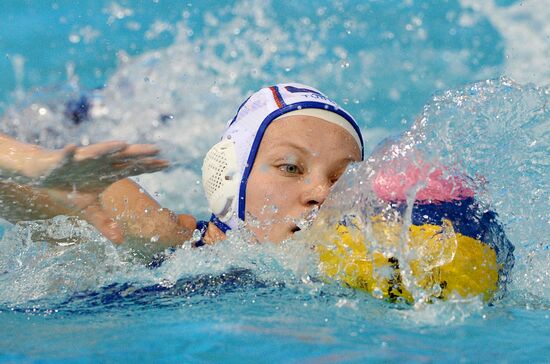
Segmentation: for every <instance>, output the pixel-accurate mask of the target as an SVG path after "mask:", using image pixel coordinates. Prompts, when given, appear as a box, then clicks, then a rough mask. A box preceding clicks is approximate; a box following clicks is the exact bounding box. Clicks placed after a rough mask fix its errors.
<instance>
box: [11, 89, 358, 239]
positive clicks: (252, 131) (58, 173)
mask: <svg viewBox="0 0 550 364" xmlns="http://www.w3.org/2000/svg"><path fill="white" fill-rule="evenodd" d="M3 138H4V139H3V145H4V146H3V147H2V148H6V150H7V149H8V148H10V149H12V150H13V149H16V150H18V151H19V154H12V155H11V157H8V156H9V154H6V157H4V159H6V160H5V161H2V163H0V165H2V166H3V167H4V169H5V170H6V171H11V173H12V174H17V175H20V176H23V177H28V178H29V179H30V180H31V181H33V182H37V183H36V184H35V186H34V187H33V188H31V187H30V186H31V184H28V183H27V184H26V185H25V192H24V193H23V195H21V196H19V197H17V198H16V197H14V196H15V194H16V193H17V191H19V192H21V191H22V190H17V188H16V186H15V185H13V184H12V185H10V184H7V183H4V184H3V186H4V187H3V190H4V196H6V197H8V198H9V199H12V200H13V199H16V200H17V201H18V203H20V204H24V203H25V201H26V200H29V198H28V196H27V194H28V193H31V192H30V191H29V190H32V194H33V196H34V197H33V198H34V199H35V200H36V199H39V201H42V204H41V205H42V207H41V208H40V209H36V208H31V210H33V211H34V214H33V215H31V213H30V212H29V211H27V212H21V213H22V214H23V215H22V216H17V214H18V212H14V211H11V212H9V211H7V212H6V213H5V214H4V215H5V216H7V218H8V219H10V220H12V221H17V220H21V219H28V218H33V217H34V218H37V217H40V218H45V217H51V216H54V215H57V214H69V215H77V216H80V217H82V218H84V219H86V220H88V221H90V222H91V223H92V224H94V225H95V226H96V227H97V228H98V229H99V230H100V231H102V232H103V233H104V234H105V235H106V236H107V237H109V238H111V239H112V240H113V241H115V242H121V241H123V240H132V241H136V240H138V241H143V242H144V243H146V244H148V245H150V244H151V239H152V238H153V240H154V241H156V242H157V245H158V246H159V247H160V248H162V249H163V248H165V247H167V246H177V245H180V244H182V242H184V241H187V240H190V239H191V238H192V235H193V231H195V229H196V228H198V229H199V230H200V231H201V236H202V238H201V240H200V241H199V242H196V245H201V244H203V243H213V242H215V241H219V240H221V239H223V238H224V236H225V234H224V233H225V232H227V230H229V229H235V228H236V227H238V226H239V225H240V224H242V223H243V222H244V223H245V224H244V225H245V226H246V227H247V228H248V229H249V230H250V231H252V232H253V233H254V236H255V237H256V239H257V240H259V241H272V242H279V241H282V240H284V239H287V238H289V237H290V236H291V235H292V234H293V232H295V231H298V230H299V229H300V227H299V226H300V225H301V222H302V221H304V220H305V219H307V218H308V215H309V214H310V212H311V211H312V210H314V209H315V208H318V207H319V206H320V205H321V204H322V203H323V201H324V199H325V197H326V196H327V194H328V192H329V190H330V187H331V186H332V184H334V183H335V182H336V181H337V180H338V177H339V176H340V175H341V174H342V173H343V172H344V170H345V169H346V167H347V165H348V164H349V162H351V161H359V160H362V158H363V139H362V135H361V132H360V129H359V127H358V125H357V123H356V122H355V120H354V119H353V118H352V117H351V115H349V114H348V113H347V112H345V111H344V110H343V109H341V108H340V107H339V106H338V105H337V104H336V103H335V102H333V101H332V100H330V99H329V98H328V97H326V96H325V95H323V94H322V93H321V92H320V91H318V90H316V89H314V88H311V87H309V86H304V85H301V84H280V85H276V86H273V87H268V88H264V89H261V90H260V91H258V92H256V93H254V94H253V95H252V96H251V97H249V98H248V99H247V100H246V101H245V102H244V103H243V104H242V105H241V106H240V107H239V109H238V111H237V114H236V115H235V117H234V118H233V119H231V120H230V121H229V122H228V124H227V128H226V131H225V133H224V135H223V138H222V141H221V142H220V143H218V144H216V145H215V146H214V147H213V148H212V149H211V150H210V151H209V152H208V154H207V156H206V158H205V163H204V166H203V176H204V187H205V191H206V196H207V198H208V201H209V204H210V207H211V209H212V211H213V215H212V219H211V221H210V222H200V221H199V222H197V221H196V220H195V218H193V217H192V216H190V215H177V214H175V213H173V212H171V211H169V210H168V209H162V208H161V207H160V206H159V205H158V203H157V202H156V201H155V200H154V199H153V198H152V197H151V196H150V195H148V194H146V193H144V192H143V190H142V189H141V188H140V186H138V185H137V184H136V183H135V182H133V181H131V180H128V179H122V178H123V177H126V176H128V175H130V174H140V173H144V172H151V171H155V170H158V169H161V168H163V167H165V166H166V163H165V162H164V161H160V160H157V159H155V158H154V156H155V155H156V153H157V152H158V151H157V150H155V149H154V148H152V147H151V146H147V145H134V146H128V145H126V144H124V143H119V142H114V143H102V144H98V145H96V146H90V147H83V148H75V147H68V148H66V149H65V150H63V151H46V150H43V149H40V148H38V147H35V146H29V145H23V144H21V143H18V144H17V145H16V144H15V143H17V142H15V141H13V140H10V139H8V138H7V137H3ZM29 156H31V157H32V161H33V163H29ZM98 167H100V168H98ZM113 179H122V180H120V181H118V182H115V183H112V184H111V182H113ZM19 181H21V179H19ZM37 185H39V186H41V187H40V188H38V187H36V186H37ZM73 186H76V190H74V189H73ZM42 187H47V188H42ZM8 190H10V191H8ZM10 194H11V197H10ZM44 206H48V207H47V208H44ZM24 210H27V209H24ZM37 210H40V211H37ZM14 215H15V216H14Z"/></svg>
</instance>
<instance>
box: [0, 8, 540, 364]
mask: <svg viewBox="0 0 550 364" xmlns="http://www.w3.org/2000/svg"><path fill="white" fill-rule="evenodd" d="M0 15H1V18H2V19H4V21H2V22H0V51H1V53H2V57H0V70H1V71H0V85H1V86H2V87H0V117H1V118H2V120H1V121H0V131H2V132H7V133H9V134H11V135H14V136H17V137H18V138H19V139H21V140H27V141H32V142H38V143H40V144H42V145H44V146H48V147H59V146H61V145H64V144H66V143H68V142H76V143H83V144H86V143H89V142H94V141H99V140H105V139H115V138H118V139H123V140H128V141H131V142H138V141H139V142H154V143H157V144H159V145H161V146H162V147H163V153H164V154H165V155H166V157H167V158H169V159H170V160H172V161H173V162H174V163H175V166H174V168H172V169H170V170H168V171H166V172H163V173H157V174H154V175H152V176H142V177H140V178H139V180H140V182H141V183H142V184H144V186H145V187H146V189H147V190H148V191H150V192H151V193H152V194H154V195H155V196H156V197H157V198H158V199H159V201H160V202H161V203H162V204H163V205H165V206H167V207H170V208H172V209H175V210H177V211H187V212H193V213H194V214H196V215H197V216H199V217H205V216H207V215H208V211H207V209H206V202H205V200H204V197H203V195H202V190H201V188H200V184H198V183H197V182H198V181H199V179H200V164H201V159H202V156H203V155H204V153H205V151H206V150H207V149H208V147H209V146H210V145H212V144H213V142H214V141H215V140H217V138H218V136H219V134H220V132H221V130H222V128H223V124H224V122H225V121H226V120H227V119H228V118H229V117H230V116H231V115H232V113H233V112H234V111H235V109H236V107H237V106H238V105H239V104H240V102H241V101H242V100H243V99H244V98H245V97H246V96H247V95H248V94H249V93H250V91H252V90H255V89H257V88H259V87H261V86H265V85H266V84H272V83H275V82H284V81H298V82H303V83H307V84H311V85H313V86H315V87H318V88H319V89H321V90H323V91H325V92H326V93H327V94H329V95H330V96H332V97H333V98H334V99H336V100H337V101H338V102H340V103H341V104H342V105H344V106H345V108H346V109H348V110H349V111H350V112H351V113H352V114H354V115H356V116H357V118H358V119H359V120H360V124H361V127H362V129H363V131H364V133H365V135H366V136H367V146H368V149H369V150H370V149H372V148H373V147H374V146H375V145H376V144H377V143H378V142H379V141H380V140H381V139H382V138H384V137H386V136H389V135H403V136H402V137H401V139H396V142H395V143H396V145H399V146H401V147H403V146H413V147H414V148H415V149H416V150H417V151H418V153H422V154H423V155H428V156H436V157H437V158H438V159H440V160H443V161H444V162H445V163H446V164H448V165H460V166H461V167H462V168H463V169H464V170H466V171H467V172H468V173H469V174H470V175H481V176H484V178H485V179H486V180H487V183H486V184H485V185H484V190H483V191H484V193H483V195H482V196H481V198H482V199H483V202H485V203H487V204H488V205H490V206H491V207H492V208H494V209H495V210H496V211H498V212H499V214H500V219H501V221H502V222H503V224H504V225H505V228H506V231H507V235H508V237H509V238H510V240H511V241H512V242H513V243H514V244H515V246H516V252H515V255H516V265H515V267H514V270H513V275H512V278H513V281H512V282H510V283H509V284H508V291H507V292H506V294H505V296H504V298H503V300H501V301H497V302H495V303H494V304H492V305H487V304H485V303H482V302H480V301H478V300H477V299H466V300H462V301H453V302H435V303H433V304H423V305H414V306H411V305H395V304H390V303H387V302H381V301H379V300H376V299H374V298H372V297H371V296H369V295H368V294H367V293H364V292H357V291H354V290H351V289H348V288H345V287H341V286H340V285H338V284H337V283H330V282H325V281H324V280H320V279H319V274H318V272H317V268H316V264H315V256H313V255H312V254H311V252H308V251H304V249H301V248H300V245H299V244H298V243H297V242H289V243H288V244H286V245H283V246H282V247H277V246H272V245H270V244H267V245H265V246H250V245H249V244H247V243H246V242H244V241H242V239H241V237H239V236H234V237H231V238H230V239H229V241H228V242H225V243H222V244H220V245H218V246H216V247H213V248H211V249H210V248H209V249H203V250H200V251H198V250H191V249H187V248H182V249H178V250H177V251H176V252H175V253H174V255H173V256H172V257H171V258H170V259H168V261H166V262H165V263H164V264H163V265H162V266H161V267H160V268H157V269H149V268H146V267H145V266H144V264H143V262H142V261H140V259H139V257H135V256H134V254H133V253H132V251H131V250H129V249H127V248H125V247H124V246H122V247H116V246H113V245H112V244H111V243H110V242H108V241H106V240H105V239H103V238H102V237H101V236H99V234H97V232H96V231H94V230H93V229H91V228H90V227H89V226H86V225H85V224H81V223H78V222H74V221H72V220H67V219H65V218H64V217H60V218H58V219H56V220H54V221H46V222H30V223H21V224H18V225H9V224H2V226H5V231H4V236H3V238H2V240H1V241H0V251H2V256H1V257H0V328H1V330H0V361H5V362H35V361H36V362H50V361H60V360H66V361H75V362H80V361H83V362H84V361H92V360H93V361H95V360H99V361H115V360H120V361H123V362H130V361H136V360H139V361H151V362H169V361H184V362H211V361H214V362H258V361H276V362H365V361H371V362H388V361H389V362H393V361H399V362H401V361H405V362H434V361H443V362H457V361H462V362H494V361H496V362H547V361H548V357H549V356H550V339H549V337H550V325H549V322H550V321H549V315H550V312H549V311H550V310H549V309H550V288H549V287H550V280H549V276H550V265H549V262H550V259H549V258H550V248H549V245H548V238H547V237H548V235H549V233H550V231H549V228H548V227H549V225H548V221H550V208H549V207H548V198H549V197H548V196H549V191H550V188H549V185H548V178H547V176H548V172H549V164H548V150H549V145H550V142H549V135H548V130H550V129H549V128H550V126H549V124H548V123H549V120H550V118H549V115H548V106H547V105H548V101H549V94H550V92H549V91H548V84H549V83H550V74H549V72H550V71H549V70H550V65H549V64H548V62H549V61H548V60H549V59H550V57H548V54H549V49H550V44H549V41H548V39H549V33H550V30H549V29H548V25H547V19H548V18H549V16H550V14H549V13H548V10H547V6H545V4H544V2H543V1H524V2H515V1H496V2H494V3H493V2H490V1H487V2H483V3H482V4H478V3H477V2H473V1H468V0H462V1H447V2H439V1H437V2H436V1H434V2H413V1H403V2H401V1H387V2H386V1H384V2H381V1H372V2H363V1H340V2H337V3H332V2H313V1H311V2H309V1H308V2H303V1H302V2H297V1H296V2H254V1H234V2H230V3H227V4H224V5H223V6H221V5H219V4H218V2H215V1H200V2H167V1H162V0H159V1H140V2H130V1H118V2H113V1H78V2H72V1H25V2H21V1H15V0H14V1H10V0H8V1H2V2H1V3H0ZM501 77H503V78H501ZM485 80H491V81H485ZM82 95H85V96H86V98H87V99H88V100H93V105H92V107H91V111H90V113H89V114H86V115H84V116H82V118H79V119H75V118H74V115H72V116H71V114H70V113H69V114H68V113H67V108H68V107H69V105H70V101H71V100H73V101H74V100H79V99H80V98H81V96H82ZM90 102H92V101H90ZM411 127H412V132H408V133H407V130H410V129H411ZM402 133H405V134H402ZM368 163H370V164H365V168H362V169H359V170H358V171H357V172H356V173H352V174H349V177H346V178H348V179H347V180H346V181H345V182H347V183H349V184H351V185H352V186H355V189H354V190H353V191H354V193H361V190H359V189H358V187H357V183H358V182H357V181H360V180H362V179H364V178H366V174H361V173H365V171H366V170H368V168H376V163H377V161H376V160H374V161H370V162H368ZM183 181H185V182H183ZM348 196H349V199H350V200H349V201H352V200H353V197H352V194H350V195H348ZM349 201H348V202H349ZM0 203H2V202H0ZM346 206H347V205H346V201H344V202H342V203H341V204H340V205H338V204H337V205H336V207H337V208H340V209H341V210H345V208H346ZM332 207H334V205H333V206H332ZM1 229H2V227H0V230H1ZM1 234H2V231H0V235H1ZM52 237H55V239H58V240H60V241H63V242H67V241H71V239H75V240H78V241H80V243H79V244H65V245H49V244H46V243H42V241H44V240H47V238H49V239H50V240H51V239H52ZM293 243H294V244H293Z"/></svg>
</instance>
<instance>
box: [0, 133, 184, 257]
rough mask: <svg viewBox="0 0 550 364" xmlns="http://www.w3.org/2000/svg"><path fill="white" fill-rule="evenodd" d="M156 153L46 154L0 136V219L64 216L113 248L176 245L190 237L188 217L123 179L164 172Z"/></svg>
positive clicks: (113, 145) (147, 149)
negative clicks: (124, 244)
mask: <svg viewBox="0 0 550 364" xmlns="http://www.w3.org/2000/svg"><path fill="white" fill-rule="evenodd" d="M157 153H158V150H157V149H156V148H155V147H153V146H150V145H139V144H136V145H128V144H126V143H124V142H105V143H98V144H94V145H91V146H87V147H76V146H72V145H71V146H67V147H65V148H64V149H62V150H47V149H43V148H40V147H38V146H36V145H32V144H25V143H21V142H18V141H16V140H14V139H12V138H10V137H7V136H4V135H2V134H0V216H2V217H4V218H6V219H7V220H9V221H12V222H17V221H20V220H33V219H45V218H51V217H53V216H56V215H60V214H63V215H72V216H78V217H80V218H82V219H85V220H87V221H88V222H90V223H91V224H93V225H94V226H96V228H98V229H99V230H100V231H101V232H102V233H103V234H104V235H105V236H107V237H108V238H109V239H111V240H112V241H113V242H116V243H121V242H123V241H132V243H133V245H134V246H136V244H138V245H139V244H141V245H147V246H149V247H151V248H154V249H153V250H159V249H164V248H165V247H167V246H171V245H176V244H178V243H181V242H182V241H184V240H187V239H189V238H190V237H191V234H192V232H193V230H194V227H195V220H194V218H193V217H191V216H188V215H181V216H179V217H178V216H177V215H176V214H174V213H173V212H171V211H170V210H168V209H163V208H161V207H160V206H159V204H158V203H157V202H156V201H155V200H154V199H153V198H152V197H151V196H150V195H148V194H147V193H145V192H144V191H143V190H142V189H141V188H140V187H139V186H138V185H137V184H136V183H134V182H132V181H131V180H128V179H125V177H127V176H130V175H138V174H141V173H148V172H154V171H157V170H160V169H163V168H165V167H166V166H168V163H167V162H166V161H163V160H159V159H156V158H155V156H156V154H157ZM149 250H151V249H149Z"/></svg>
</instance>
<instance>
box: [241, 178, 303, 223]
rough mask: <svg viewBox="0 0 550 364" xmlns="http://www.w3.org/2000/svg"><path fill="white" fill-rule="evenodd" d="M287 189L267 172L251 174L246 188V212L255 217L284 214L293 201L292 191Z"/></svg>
mask: <svg viewBox="0 0 550 364" xmlns="http://www.w3.org/2000/svg"><path fill="white" fill-rule="evenodd" d="M288 187H289V186H286V185H285V183H283V182H282V181H279V180H278V179H277V178H276V176H275V177H273V176H271V178H270V176H269V173H267V172H262V171H260V172H259V173H253V174H251V175H250V178H249V179H248V184H247V188H246V210H247V212H249V213H250V214H252V215H253V216H257V217H259V216H261V215H264V216H265V215H270V216H275V215H279V214H281V213H285V211H286V210H287V208H288V205H289V203H290V202H291V201H293V200H294V198H293V196H292V192H291V191H292V189H290V188H288ZM266 207H268V208H266Z"/></svg>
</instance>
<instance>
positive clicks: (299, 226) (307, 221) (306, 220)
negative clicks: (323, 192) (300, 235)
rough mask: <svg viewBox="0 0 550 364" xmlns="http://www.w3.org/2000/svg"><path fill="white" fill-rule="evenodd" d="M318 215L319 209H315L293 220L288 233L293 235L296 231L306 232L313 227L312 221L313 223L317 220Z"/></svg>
mask: <svg viewBox="0 0 550 364" xmlns="http://www.w3.org/2000/svg"><path fill="white" fill-rule="evenodd" d="M318 213H319V208H318V207H315V208H313V209H312V210H311V211H309V212H308V213H307V214H305V216H304V217H302V218H300V219H296V220H294V221H293V226H292V227H291V229H290V231H291V232H292V233H293V234H294V233H296V232H298V231H302V230H307V229H308V228H310V227H311V225H313V221H315V218H317V215H318Z"/></svg>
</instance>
